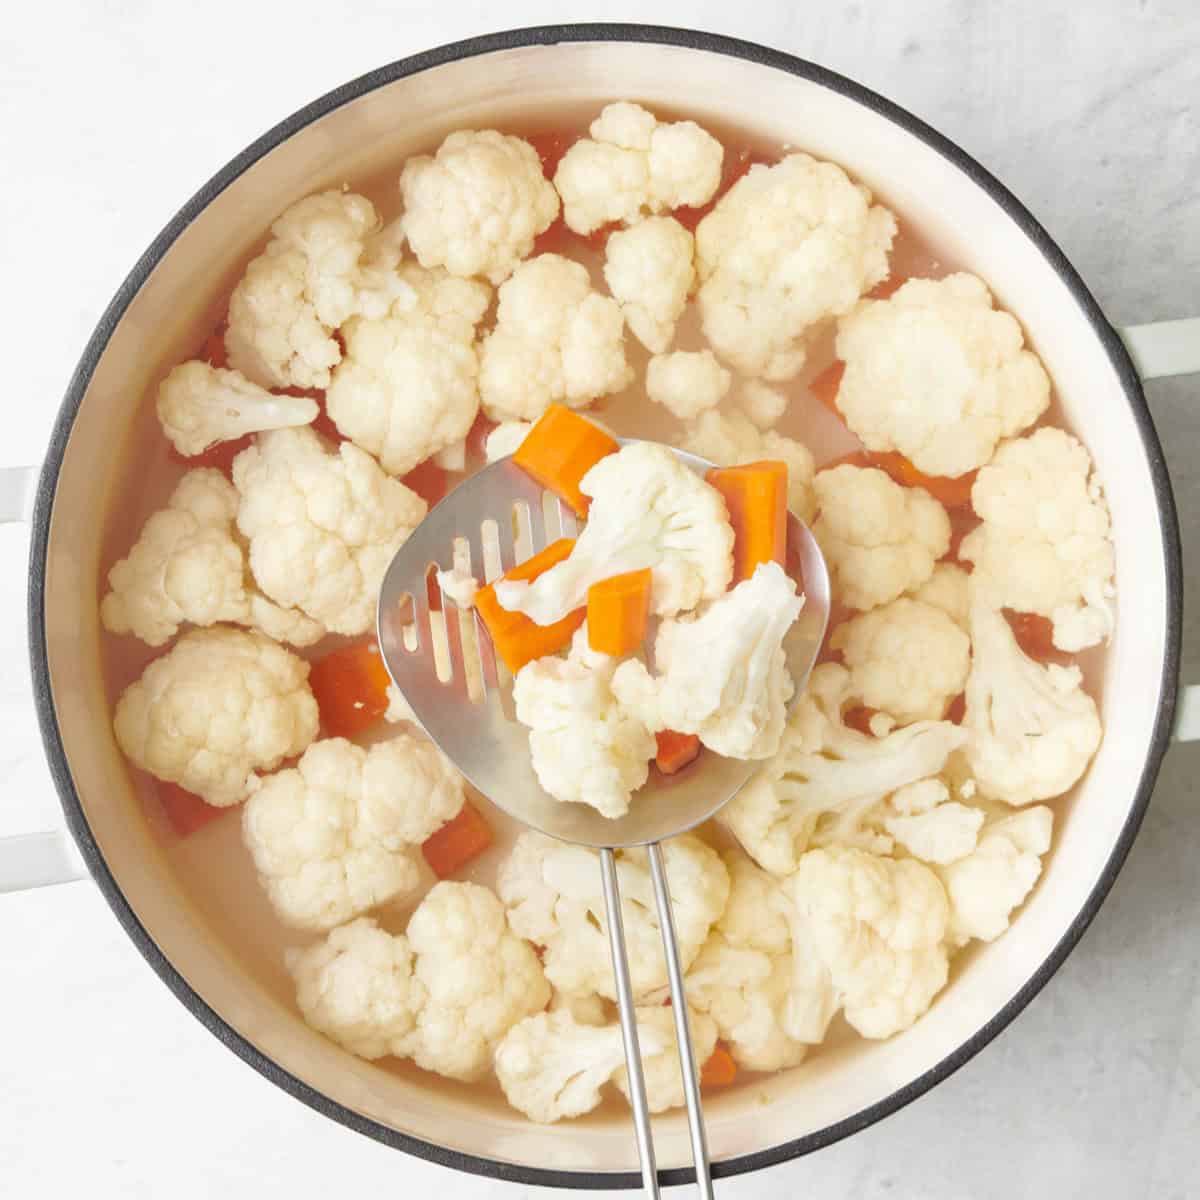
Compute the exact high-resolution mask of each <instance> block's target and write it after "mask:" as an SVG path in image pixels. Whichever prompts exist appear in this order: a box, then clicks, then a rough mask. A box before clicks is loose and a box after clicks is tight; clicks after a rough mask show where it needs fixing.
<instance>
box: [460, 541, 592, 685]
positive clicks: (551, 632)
mask: <svg viewBox="0 0 1200 1200" xmlns="http://www.w3.org/2000/svg"><path fill="white" fill-rule="evenodd" d="M574 547H575V539H574V538H559V539H558V541H557V542H551V544H550V545H549V546H547V547H546V548H545V550H543V551H542V552H541V553H540V554H535V555H534V556H533V557H532V558H529V559H526V560H525V562H523V563H522V564H521V565H520V566H519V567H514V568H513V569H512V570H511V571H507V572H505V575H504V578H505V579H536V578H537V577H538V576H539V575H541V574H542V573H543V572H544V571H548V570H550V568H551V567H552V566H554V565H555V563H560V562H562V560H563V559H564V558H566V557H567V555H568V554H570V553H571V551H572V550H573V549H574ZM475 611H476V612H477V613H478V614H479V616H480V618H481V619H482V621H483V623H484V626H485V627H486V628H487V631H488V634H489V635H490V636H491V639H492V645H493V646H494V647H495V650H496V653H497V654H498V655H500V658H501V659H502V660H503V662H504V665H505V666H506V667H507V668H508V669H509V670H510V671H511V672H512V673H513V674H514V675H515V674H516V673H517V672H518V671H519V670H520V669H521V668H522V667H523V666H524V665H525V664H526V663H527V662H532V661H533V660H534V659H535V658H542V657H543V656H544V655H546V654H553V653H555V651H557V650H561V649H562V648H563V647H564V646H565V645H566V644H567V643H568V642H569V641H570V640H571V637H572V635H573V634H574V633H575V630H577V629H578V628H579V626H580V625H582V624H583V619H584V617H586V616H587V608H586V607H583V608H577V609H576V610H575V611H574V612H573V613H568V614H567V615H566V616H565V617H563V619H562V620H561V621H555V622H554V624H553V625H539V624H537V623H536V622H535V621H531V620H530V619H529V618H528V617H527V616H526V615H525V614H524V613H519V612H509V611H508V609H506V608H502V607H501V606H500V601H499V600H497V599H496V589H495V587H494V586H493V585H492V584H490V583H489V584H488V585H487V587H482V588H480V589H479V591H477V592H476V593H475Z"/></svg>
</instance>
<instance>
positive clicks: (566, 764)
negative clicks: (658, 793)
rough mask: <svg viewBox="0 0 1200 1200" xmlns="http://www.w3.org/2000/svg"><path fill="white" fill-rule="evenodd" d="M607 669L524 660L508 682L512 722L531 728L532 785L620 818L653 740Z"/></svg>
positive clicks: (645, 768)
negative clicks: (622, 698) (618, 695)
mask: <svg viewBox="0 0 1200 1200" xmlns="http://www.w3.org/2000/svg"><path fill="white" fill-rule="evenodd" d="M611 676H612V666H611V665H609V666H607V667H603V666H595V665H590V664H588V663H587V662H585V661H582V660H581V658H580V657H579V656H578V655H576V654H575V653H572V654H571V655H570V656H569V657H567V658H565V659H564V658H558V657H556V656H554V655H548V656H547V657H545V658H539V659H535V660H534V661H533V662H530V663H526V665H525V666H523V667H522V668H521V670H520V671H519V672H517V677H516V680H515V681H514V683H513V703H514V704H515V705H516V713H517V720H518V721H520V722H521V724H522V725H525V726H527V727H528V728H529V731H530V732H529V755H530V759H531V760H532V763H533V769H534V772H535V774H536V775H537V777H538V782H539V783H540V784H541V785H542V787H543V788H545V790H546V791H547V792H548V793H549V794H550V795H551V796H553V797H554V799H555V800H559V801H561V802H562V803H564V804H587V805H590V806H591V807H592V808H594V809H595V810H596V811H597V812H598V813H600V814H601V816H605V817H609V818H616V817H622V816H624V815H625V814H626V813H627V812H628V811H629V801H630V799H631V797H632V796H633V793H634V792H635V791H637V789H638V788H640V787H641V786H642V784H643V783H645V782H646V776H647V775H648V774H649V773H650V760H651V759H652V758H653V757H654V752H655V742H654V735H653V734H652V733H651V732H650V731H649V730H648V729H647V728H646V726H645V725H644V724H643V723H642V721H641V720H639V719H638V717H637V716H635V715H634V714H632V713H629V712H626V711H625V710H624V709H622V708H621V707H620V706H619V705H618V703H617V700H616V697H615V696H614V695H613V693H612V689H611V688H610V686H609V681H610V678H611Z"/></svg>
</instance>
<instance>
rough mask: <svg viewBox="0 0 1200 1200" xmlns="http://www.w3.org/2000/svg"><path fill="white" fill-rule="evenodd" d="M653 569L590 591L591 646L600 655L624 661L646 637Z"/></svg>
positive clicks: (594, 586) (603, 583)
mask: <svg viewBox="0 0 1200 1200" xmlns="http://www.w3.org/2000/svg"><path fill="white" fill-rule="evenodd" d="M652 576H653V573H652V572H651V570H650V568H649V567H645V568H644V569H643V570H641V571H627V572H626V573H625V574H624V575H613V576H612V577H611V578H610V579H602V580H601V581H600V582H599V583H593V584H592V586H591V587H590V588H588V594H587V623H588V645H589V646H590V647H591V648H592V649H593V650H595V651H597V652H599V653H600V654H611V655H613V657H614V658H624V657H625V655H627V654H632V653H633V652H634V651H635V650H636V649H637V648H638V647H639V646H640V645H641V644H642V641H643V640H644V639H645V637H646V623H647V622H648V621H649V619H650V583H651V579H652Z"/></svg>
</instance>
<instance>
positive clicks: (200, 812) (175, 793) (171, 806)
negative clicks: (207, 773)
mask: <svg viewBox="0 0 1200 1200" xmlns="http://www.w3.org/2000/svg"><path fill="white" fill-rule="evenodd" d="M158 799H159V802H160V803H161V804H162V806H163V812H164V813H165V814H166V817H167V820H168V821H170V822H171V828H172V829H174V830H175V832H176V833H177V834H179V836H180V837H188V836H189V835H190V834H193V833H195V832H196V830H197V829H203V828H204V826H205V825H209V824H211V823H212V822H213V821H215V820H216V819H217V818H218V817H219V816H221V815H222V814H224V813H227V812H228V811H229V809H228V808H217V807H216V805H213V804H209V803H207V802H206V801H205V800H203V799H202V798H201V797H199V796H197V795H196V793H195V792H188V791H185V790H184V789H183V788H181V787H180V786H179V784H177V783H167V782H166V781H165V780H159V783H158Z"/></svg>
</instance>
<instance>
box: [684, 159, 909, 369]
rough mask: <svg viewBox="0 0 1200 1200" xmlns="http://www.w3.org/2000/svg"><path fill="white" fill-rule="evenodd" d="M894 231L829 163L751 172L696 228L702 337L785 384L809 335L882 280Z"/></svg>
mask: <svg viewBox="0 0 1200 1200" xmlns="http://www.w3.org/2000/svg"><path fill="white" fill-rule="evenodd" d="M895 233H896V219H895V217H893V216H892V214H891V213H890V212H888V210H887V209H886V208H882V207H880V206H879V205H872V204H871V193H870V192H869V191H867V189H866V188H865V187H862V186H861V185H859V184H855V183H851V181H850V180H849V179H847V178H846V175H845V172H843V171H842V169H841V168H840V167H838V166H835V165H834V164H833V163H827V162H818V161H817V160H816V159H815V158H810V157H809V156H808V155H807V154H790V155H788V156H787V158H785V159H783V161H782V162H779V163H777V164H776V165H775V166H771V167H768V166H762V165H759V166H754V167H751V168H750V171H749V173H748V174H746V175H745V176H744V177H743V178H742V179H739V180H738V181H737V183H735V184H734V185H733V187H731V188H730V189H729V191H728V192H726V193H725V195H724V196H722V197H721V199H720V200H718V201H717V204H716V207H715V208H714V209H713V211H712V212H711V213H709V214H708V216H706V217H705V218H704V220H703V221H701V222H700V224H699V226H698V228H697V229H696V269H697V272H698V274H699V277H700V291H699V293H698V296H697V299H698V301H699V304H700V316H701V320H702V321H703V323H704V332H705V335H706V336H707V338H708V340H709V341H710V342H711V343H712V346H713V348H714V349H715V350H716V352H717V353H718V354H719V355H720V356H721V357H722V358H724V359H725V360H726V361H727V362H730V363H732V364H733V365H734V366H735V367H737V368H738V370H739V371H741V372H743V373H744V374H746V375H754V376H760V377H762V378H765V379H772V380H778V379H790V378H791V377H792V376H793V375H795V374H796V373H797V372H798V371H799V370H800V368H801V367H802V366H803V365H804V359H805V354H806V345H805V343H806V339H807V335H808V334H809V332H810V330H812V329H814V327H817V326H819V325H820V324H821V322H823V321H825V320H827V319H828V318H830V317H836V316H841V315H842V314H843V313H847V312H849V311H850V309H852V308H853V307H854V305H855V304H856V303H857V302H858V298H859V297H860V296H861V295H862V294H863V293H864V292H866V291H869V290H870V289H871V288H872V287H874V286H875V284H877V283H878V282H879V281H880V280H881V279H884V278H885V277H886V276H887V273H888V262H887V256H888V251H889V250H890V249H891V245H892V239H893V237H894V236H895Z"/></svg>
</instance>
